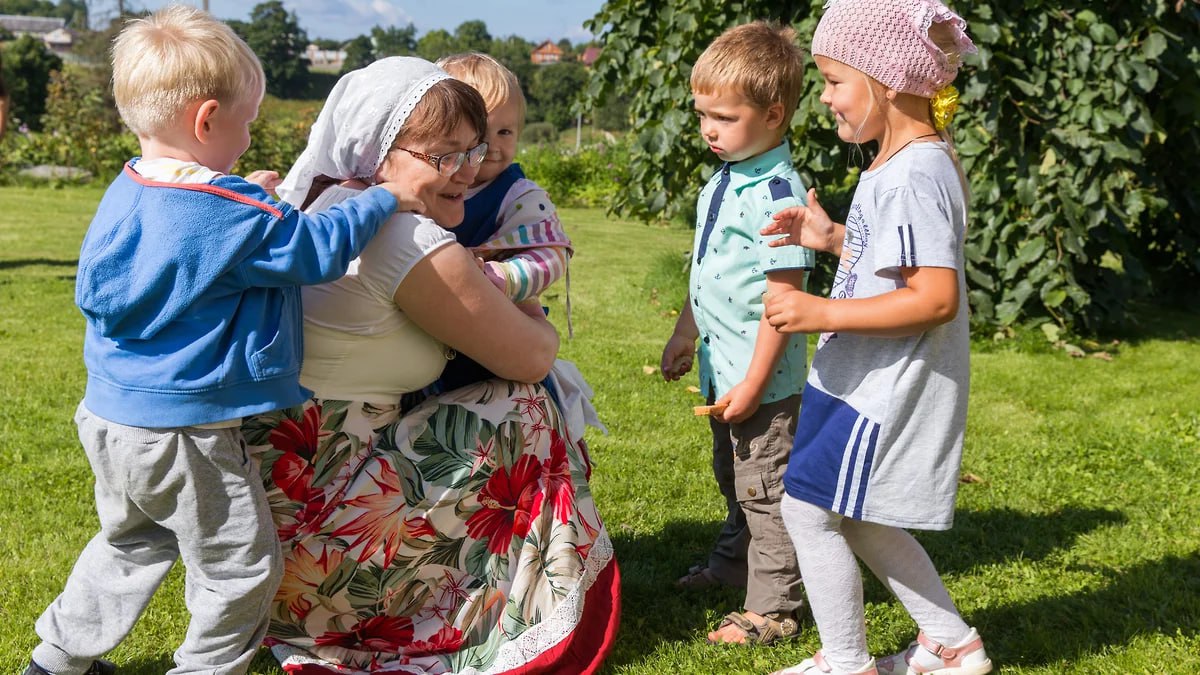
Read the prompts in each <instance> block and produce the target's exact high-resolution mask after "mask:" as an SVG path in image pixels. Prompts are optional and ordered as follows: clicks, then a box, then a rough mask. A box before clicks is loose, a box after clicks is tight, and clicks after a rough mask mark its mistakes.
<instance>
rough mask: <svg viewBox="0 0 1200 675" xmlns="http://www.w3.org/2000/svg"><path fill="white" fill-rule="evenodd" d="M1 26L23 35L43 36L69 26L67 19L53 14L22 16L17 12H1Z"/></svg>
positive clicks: (17, 34) (15, 33)
mask: <svg viewBox="0 0 1200 675" xmlns="http://www.w3.org/2000/svg"><path fill="white" fill-rule="evenodd" d="M0 27H3V28H4V29H6V30H7V31H8V32H10V33H12V34H13V35H16V36H17V37H21V36H22V35H32V36H33V37H36V38H42V37H45V36H46V35H48V34H50V33H53V32H54V31H56V30H61V29H63V28H66V27H67V20H66V19H61V18H59V17H52V16H20V15H17V14H0Z"/></svg>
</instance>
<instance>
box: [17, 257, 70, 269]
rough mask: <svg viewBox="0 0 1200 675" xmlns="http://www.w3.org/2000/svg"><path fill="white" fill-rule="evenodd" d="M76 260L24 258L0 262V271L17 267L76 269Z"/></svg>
mask: <svg viewBox="0 0 1200 675" xmlns="http://www.w3.org/2000/svg"><path fill="white" fill-rule="evenodd" d="M78 266H79V261H78V260H54V259H52V258H26V259H19V260H0V270H10V269H17V268H18V267H78Z"/></svg>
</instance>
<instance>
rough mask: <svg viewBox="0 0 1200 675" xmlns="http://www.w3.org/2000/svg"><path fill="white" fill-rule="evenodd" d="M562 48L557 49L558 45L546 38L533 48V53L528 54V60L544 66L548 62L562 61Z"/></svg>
mask: <svg viewBox="0 0 1200 675" xmlns="http://www.w3.org/2000/svg"><path fill="white" fill-rule="evenodd" d="M562 57H563V50H561V49H559V47H558V45H556V44H554V43H553V42H551V41H550V40H546V41H545V42H543V43H542V44H540V45H538V46H537V47H536V48H534V50H533V53H532V54H530V55H529V60H530V61H533V62H534V63H536V64H538V65H539V66H544V65H546V64H550V63H558V62H559V61H562Z"/></svg>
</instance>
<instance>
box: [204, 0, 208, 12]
mask: <svg viewBox="0 0 1200 675" xmlns="http://www.w3.org/2000/svg"><path fill="white" fill-rule="evenodd" d="M204 11H205V12H206V13H207V12H208V0H204Z"/></svg>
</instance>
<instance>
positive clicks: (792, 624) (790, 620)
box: [708, 612, 800, 645]
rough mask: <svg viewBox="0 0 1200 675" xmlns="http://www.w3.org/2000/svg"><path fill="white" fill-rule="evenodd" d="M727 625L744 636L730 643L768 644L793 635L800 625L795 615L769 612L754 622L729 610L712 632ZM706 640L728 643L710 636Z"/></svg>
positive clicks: (714, 642)
mask: <svg viewBox="0 0 1200 675" xmlns="http://www.w3.org/2000/svg"><path fill="white" fill-rule="evenodd" d="M727 626H735V627H736V628H737V629H738V630H740V631H742V633H743V634H744V636H745V637H744V638H743V639H742V640H741V641H739V642H733V643H731V644H756V645H769V644H771V643H772V642H775V641H776V640H780V639H783V638H790V637H795V636H796V634H797V633H799V632H800V625H799V624H798V623H797V622H796V619H795V617H793V616H786V617H781V616H780V615H779V614H770V615H767V616H764V617H763V619H762V621H761V622H755V621H754V620H753V619H751V618H750V617H748V616H746V615H745V614H742V613H741V612H730V613H729V614H726V615H725V618H724V619H723V620H722V621H721V625H719V626H717V630H716V631H713V632H717V631H720V630H721V629H722V628H725V627H727ZM708 642H709V644H714V645H718V644H730V643H726V641H724V640H713V639H711V638H709V640H708Z"/></svg>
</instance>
